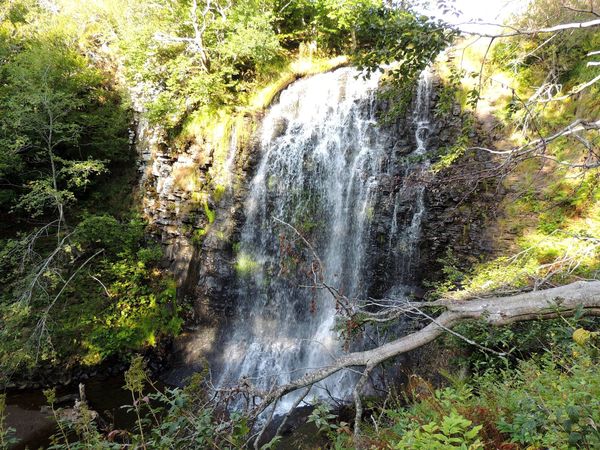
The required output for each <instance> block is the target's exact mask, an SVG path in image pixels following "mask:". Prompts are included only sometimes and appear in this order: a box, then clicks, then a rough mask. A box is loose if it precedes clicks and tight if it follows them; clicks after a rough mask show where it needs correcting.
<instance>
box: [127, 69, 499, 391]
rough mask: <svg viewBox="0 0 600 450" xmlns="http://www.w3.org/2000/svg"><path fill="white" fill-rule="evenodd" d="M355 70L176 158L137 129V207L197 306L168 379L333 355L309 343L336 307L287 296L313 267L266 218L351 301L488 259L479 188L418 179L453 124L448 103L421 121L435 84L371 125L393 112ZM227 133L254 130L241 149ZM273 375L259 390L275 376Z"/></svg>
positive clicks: (225, 376)
mask: <svg viewBox="0 0 600 450" xmlns="http://www.w3.org/2000/svg"><path fill="white" fill-rule="evenodd" d="M356 75H357V74H356V73H354V72H353V69H348V68H343V69H338V70H337V71H335V72H332V73H328V74H324V75H318V76H316V77H314V79H312V80H311V79H307V80H301V81H299V82H296V83H295V84H293V85H292V86H290V87H289V88H288V89H287V90H286V91H284V92H283V93H282V94H281V97H280V99H279V100H278V101H277V102H276V103H275V105H274V106H273V107H272V108H271V110H270V111H269V112H268V113H267V115H266V118H265V119H264V123H263V125H262V126H260V125H259V124H260V123H261V122H262V119H261V118H260V117H256V116H255V117H246V118H245V119H244V121H242V122H236V125H234V126H233V127H232V128H231V127H230V128H229V129H228V130H227V132H223V135H222V136H217V137H216V138H215V137H214V136H213V137H212V139H211V138H210V137H209V138H206V139H196V140H195V141H190V142H188V143H187V144H186V145H184V146H183V150H181V149H180V150H179V151H177V152H175V151H173V150H172V149H171V148H169V146H168V145H166V144H165V143H164V142H165V141H166V139H165V138H164V137H163V136H161V135H160V133H159V132H158V131H157V130H151V129H149V128H148V127H147V126H144V124H143V123H141V124H140V125H139V126H138V148H139V149H140V153H141V160H142V162H143V163H142V166H141V170H142V172H143V177H142V187H143V195H144V208H145V211H146V214H147V216H148V217H149V219H150V222H151V224H152V225H153V228H154V232H155V233H156V235H157V236H159V237H160V239H161V241H162V243H163V244H164V245H165V248H166V254H167V258H168V262H167V264H168V266H169V269H170V270H171V271H172V272H173V273H174V274H175V276H176V278H177V279H178V282H179V286H180V296H181V297H182V298H188V299H189V300H191V302H192V304H193V305H194V308H193V311H194V313H193V316H190V317H189V325H190V327H189V332H188V333H187V334H185V335H184V336H183V337H182V338H180V339H179V341H178V342H177V343H176V348H175V351H174V362H175V366H176V367H177V368H176V370H175V371H174V372H173V373H172V376H171V381H179V380H181V379H182V378H184V377H185V375H187V374H189V373H190V372H191V371H193V370H194V369H195V368H197V367H198V366H199V365H200V364H201V360H202V358H208V360H209V361H210V362H211V365H212V366H213V367H215V368H216V371H217V372H218V374H219V376H220V382H221V383H223V384H227V383H233V382H236V381H237V379H238V378H239V377H240V376H244V375H246V376H254V375H256V374H257V373H258V372H261V373H262V372H264V371H265V369H266V368H265V362H268V361H270V360H272V361H273V363H272V364H270V365H271V367H272V368H275V369H276V370H277V372H278V373H281V372H285V373H291V372H293V370H294V368H295V367H296V366H297V367H301V366H302V365H303V364H304V365H306V364H308V365H310V364H322V363H324V361H322V360H321V359H322V358H320V357H319V356H318V355H317V353H318V354H321V355H323V354H325V353H327V352H330V353H331V352H333V353H337V352H338V351H342V350H341V349H340V348H339V347H338V346H337V344H335V343H332V344H331V345H329V344H327V345H329V347H330V348H329V347H328V350H327V352H323V351H320V352H317V350H316V349H315V348H314V347H315V346H314V345H307V344H306V342H308V341H310V340H314V339H318V340H320V341H321V342H323V341H328V342H329V341H330V340H331V339H333V338H334V336H335V332H334V331H332V328H333V326H334V323H335V317H334V316H335V310H334V308H333V307H330V306H328V305H327V299H326V298H324V297H325V295H323V296H321V295H320V294H319V296H316V297H315V296H314V295H313V294H311V293H310V292H308V293H307V289H306V288H299V286H301V285H302V284H306V281H307V280H306V279H302V275H298V274H299V273H302V272H303V271H304V269H306V267H307V264H309V262H310V259H311V257H310V255H308V253H307V252H306V249H304V250H302V249H298V245H297V244H298V243H297V242H292V241H294V237H293V236H292V235H293V234H294V233H292V235H290V233H289V231H290V230H289V229H288V230H287V231H288V232H287V233H286V232H284V230H282V229H281V228H279V227H280V225H278V224H276V223H274V222H273V217H277V218H280V219H282V220H284V221H285V222H287V223H289V224H291V225H293V226H294V227H295V228H296V230H297V231H300V232H301V234H302V235H303V236H304V237H305V238H306V239H307V240H309V241H310V242H312V243H313V244H314V246H315V248H316V249H317V251H318V252H319V253H321V258H322V259H323V261H324V265H325V266H326V267H324V271H325V272H326V273H328V275H325V276H326V277H327V276H328V277H329V278H327V280H328V282H329V283H330V284H333V285H336V286H337V287H339V288H340V289H343V290H344V292H345V293H346V294H348V295H352V296H361V297H364V296H370V297H383V296H390V295H394V296H406V295H410V294H413V295H415V294H416V295H417V296H418V295H419V294H420V292H421V289H420V282H421V280H422V279H423V276H424V274H425V272H426V271H427V272H432V271H434V270H435V269H436V266H437V263H436V261H437V259H439V257H440V256H442V255H444V254H445V252H446V250H447V248H452V249H454V250H455V251H456V252H458V256H461V254H468V253H470V252H480V251H484V250H485V249H486V245H487V244H486V242H487V240H486V239H485V234H484V233H483V230H484V228H485V211H484V208H483V206H482V204H479V203H477V202H476V201H473V198H474V197H473V196H474V195H475V197H477V195H478V192H479V191H478V190H477V189H474V190H471V191H470V192H469V191H468V190H467V188H466V187H465V185H464V183H461V182H452V181H449V182H445V181H444V180H445V178H444V177H446V179H449V178H448V177H447V173H446V172H447V171H442V172H438V173H437V174H436V175H433V174H432V172H431V171H430V170H428V169H429V166H430V161H429V158H430V155H432V154H434V155H435V154H436V153H437V150H438V149H440V148H443V147H450V146H452V145H453V144H454V142H455V140H456V138H457V136H458V135H459V134H460V133H461V132H462V128H463V127H462V125H463V119H464V117H463V115H462V113H461V112H460V109H459V108H454V110H453V111H452V113H451V114H446V115H445V116H443V117H434V114H433V112H434V110H435V107H436V104H437V102H438V98H439V90H440V89H439V87H440V81H439V79H438V78H437V77H436V76H435V75H434V74H430V73H425V74H424V75H423V76H422V77H421V80H420V81H419V85H418V86H417V88H416V89H415V95H414V98H413V102H412V104H411V105H410V107H408V108H407V109H406V113H405V114H404V115H403V116H402V117H400V118H397V119H395V120H394V121H392V122H391V123H387V122H386V124H382V123H383V120H382V118H383V117H384V116H385V115H386V113H387V112H388V111H389V110H390V109H391V107H392V105H391V104H390V101H389V100H382V99H381V98H380V97H379V96H378V95H377V79H375V80H373V79H371V80H369V81H367V80H362V79H360V78H359V79H357V78H355V77H356ZM361 80H362V81H361ZM315 90H316V91H315ZM307 102H312V103H311V104H310V105H308V104H307ZM313 115H314V117H312V116H313ZM236 127H244V128H245V130H249V129H252V128H253V127H254V128H256V129H257V130H260V132H256V133H254V134H252V138H246V139H244V140H240V139H239V138H238V137H239V128H238V129H237V130H236ZM244 134H245V135H247V134H248V133H244ZM224 137H226V139H225V140H226V145H225V146H223V145H222V142H223V138H224ZM180 148H181V147H180ZM223 148H226V150H223ZM475 163H476V164H485V163H486V162H485V161H475ZM469 189H470V188H469ZM473 205H476V206H475V207H473ZM467 226H468V227H470V228H468V229H467ZM296 241H297V236H296ZM290 242H292V244H290ZM283 248H287V249H288V250H287V251H285V252H284V251H283V250H282V249H283ZM276 269H277V270H276ZM294 273H295V275H294ZM427 275H430V273H428V274H427ZM321 297H323V298H321ZM269 324H270V325H269ZM307 330H312V331H307ZM305 334H306V336H304V335H305ZM333 340H335V339H333ZM286 342H287V344H286ZM302 342H304V343H302ZM228 349H229V350H228ZM234 350H235V352H234ZM234 353H235V354H239V358H234V357H233V356H234V355H233V354H234ZM313 353H315V355H313ZM281 364H283V366H281ZM280 366H281V367H280ZM284 366H285V367H284ZM267 372H268V371H267ZM273 376H275V379H273ZM273 376H270V375H269V374H266V377H265V380H267V382H270V383H272V382H273V381H285V380H283V379H279V378H280V377H279V378H278V376H277V375H276V374H275V375H273ZM286 377H287V378H286V379H289V378H290V377H292V378H293V375H287V376H286ZM336 383H337V385H343V384H344V382H343V381H342V380H337V382H336ZM346 384H348V385H350V383H346ZM342 390H343V389H342ZM342 390H340V392H339V395H344V394H343V392H342Z"/></svg>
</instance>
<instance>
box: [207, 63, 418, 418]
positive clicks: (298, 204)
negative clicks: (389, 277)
mask: <svg viewBox="0 0 600 450" xmlns="http://www.w3.org/2000/svg"><path fill="white" fill-rule="evenodd" d="M379 78H380V74H379V73H374V74H372V75H371V77H370V78H369V79H364V78H363V77H362V76H360V73H359V72H358V71H357V70H356V69H353V68H342V69H338V70H335V71H333V72H329V73H324V74H320V75H316V76H313V77H310V78H307V79H303V80H300V81H297V82H295V83H293V84H292V85H291V86H290V87H288V88H287V89H286V90H285V91H283V92H282V93H281V95H280V99H279V102H278V103H277V104H275V105H274V106H273V107H271V109H270V110H269V112H268V114H267V115H266V117H265V118H264V121H263V126H262V134H261V140H260V142H261V143H260V148H261V156H260V162H259V165H258V167H257V169H256V173H255V175H254V178H253V179H252V181H251V183H250V186H249V193H248V197H247V199H246V202H245V206H244V208H245V215H246V222H245V224H244V226H243V229H242V232H241V239H240V242H239V244H237V245H236V251H237V264H236V270H237V280H238V286H237V302H236V305H235V312H234V315H233V318H232V319H231V322H230V323H228V324H227V325H226V330H225V332H224V336H223V337H222V341H223V347H222V360H221V361H220V363H219V364H218V366H219V369H218V372H219V376H218V380H217V383H218V384H219V385H220V386H227V385H233V384H236V383H238V382H239V380H240V379H241V378H242V377H247V378H248V379H250V381H251V382H252V383H253V384H255V385H257V386H260V387H263V388H265V389H267V388H268V387H270V386H272V385H273V384H275V383H278V384H281V383H286V382H289V381H291V380H293V379H295V378H298V377H300V376H302V375H304V374H305V373H306V372H308V371H310V370H311V369H316V368H319V367H323V366H326V365H327V364H328V363H329V362H331V361H332V359H333V358H335V357H336V356H338V355H340V354H341V353H343V349H342V346H341V344H340V342H339V340H338V338H337V336H338V333H337V332H336V331H335V330H334V327H335V325H336V309H335V301H334V299H333V297H332V296H331V295H330V294H329V293H328V292H325V291H322V290H315V289H311V287H310V286H311V278H310V276H311V271H310V268H311V266H310V264H309V262H310V259H311V255H310V252H309V251H308V250H307V249H306V246H305V245H304V244H303V243H302V242H301V239H299V238H298V236H297V235H296V234H295V233H293V232H291V231H290V228H289V227H287V226H285V225H282V224H281V223H280V222H278V221H277V220H275V218H277V219H280V220H281V221H283V222H285V223H287V224H289V225H291V226H293V227H294V228H295V229H296V230H298V231H299V232H300V233H301V234H302V235H303V236H304V237H305V238H306V239H307V240H308V241H310V242H311V244H312V246H313V247H314V249H315V251H316V252H317V253H318V254H319V256H320V259H321V261H322V263H323V266H324V267H323V268H324V273H323V276H324V280H325V281H326V282H327V283H328V284H329V285H331V286H334V287H336V288H338V289H340V290H341V291H342V292H343V293H344V294H345V295H346V296H348V297H349V298H353V297H354V298H357V297H361V296H365V295H366V294H367V291H368V288H369V286H370V283H371V280H370V279H368V278H367V276H366V268H367V267H368V265H369V261H368V247H369V242H370V231H371V225H372V221H373V217H374V207H375V204H376V201H377V198H378V195H380V191H381V189H380V184H381V183H382V180H383V179H384V178H385V176H388V175H389V170H390V162H389V159H390V156H389V139H388V138H389V136H388V135H387V134H386V132H385V131H383V130H382V129H381V128H380V127H379V126H378V123H377V118H376V104H377V99H376V90H377V86H378V83H379ZM427 79H428V77H427ZM427 83H429V81H427ZM423 84H424V82H423V81H421V82H420V83H419V89H418V94H417V103H418V104H419V105H421V104H422V105H423V108H422V110H420V109H419V108H416V110H415V117H414V122H415V124H416V129H417V131H416V140H417V143H418V146H417V149H416V150H415V153H419V154H421V153H423V152H424V149H425V145H426V134H427V133H426V129H427V124H428V122H427V121H428V111H425V106H424V105H425V104H427V105H428V103H429V101H428V97H429V93H428V89H429V88H428V87H423V86H422V85H423ZM419 99H420V100H419ZM427 109H428V106H427ZM419 192H420V193H419ZM423 195H424V194H423V191H422V190H420V191H418V195H417V202H418V205H417V207H416V209H415V212H414V214H413V217H412V222H411V223H410V225H409V226H408V229H409V230H411V229H412V228H414V230H412V231H408V230H398V228H401V227H399V225H398V223H397V220H396V217H395V216H394V218H393V220H392V219H391V218H390V221H389V225H390V226H391V228H392V230H393V229H394V227H395V228H396V230H395V231H394V232H396V231H397V232H398V233H409V234H410V235H411V236H413V235H414V236H417V237H418V230H417V228H419V227H420V223H421V217H422V215H423V211H424V205H423ZM419 205H420V206H419ZM387 214H388V216H390V215H391V211H389V212H388V213H387ZM392 230H391V231H392ZM307 260H308V261H309V262H308V263H307ZM353 380H354V378H353V375H352V374H351V373H343V374H339V375H337V376H334V377H331V378H330V379H329V380H326V381H325V382H323V383H321V384H320V386H319V389H316V390H315V395H322V394H321V393H323V392H327V393H328V394H329V395H332V396H333V397H336V398H346V397H348V396H349V394H350V393H351V389H352V386H353ZM311 395H312V394H311ZM289 397H291V396H288V397H286V398H284V400H283V401H282V402H280V403H279V408H280V409H281V410H284V409H285V408H286V407H287V408H289V406H290V405H291V403H293V399H290V398H289ZM309 397H310V396H309ZM286 399H287V400H286Z"/></svg>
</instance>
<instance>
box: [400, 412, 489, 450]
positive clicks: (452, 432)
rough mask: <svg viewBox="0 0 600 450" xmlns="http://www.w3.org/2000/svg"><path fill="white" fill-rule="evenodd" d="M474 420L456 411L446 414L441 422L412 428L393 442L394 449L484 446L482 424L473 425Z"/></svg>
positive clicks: (444, 448) (471, 449)
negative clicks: (481, 435) (480, 432)
mask: <svg viewBox="0 0 600 450" xmlns="http://www.w3.org/2000/svg"><path fill="white" fill-rule="evenodd" d="M472 425H473V422H471V421H470V420H468V419H465V418H464V417H462V416H461V415H460V414H458V413H457V412H456V411H452V412H450V414H449V415H448V416H444V417H442V419H441V422H440V423H437V422H430V423H428V424H425V425H423V426H421V428H418V429H416V430H410V431H408V432H407V433H406V434H404V435H403V436H402V439H401V440H400V441H399V442H396V443H394V444H393V446H392V448H394V449H399V450H400V449H423V450H425V449H432V448H436V449H440V450H447V449H464V450H476V449H480V448H483V444H482V442H481V440H480V439H479V437H478V434H479V431H480V430H481V428H482V426H481V425H477V426H472Z"/></svg>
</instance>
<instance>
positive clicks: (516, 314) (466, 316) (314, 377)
mask: <svg viewBox="0 0 600 450" xmlns="http://www.w3.org/2000/svg"><path fill="white" fill-rule="evenodd" d="M411 305H419V303H411ZM427 305H429V306H431V305H434V306H440V307H443V308H444V309H445V311H444V312H443V313H442V314H440V315H439V316H437V317H436V318H433V319H432V321H431V323H430V324H429V325H427V326H426V327H424V328H423V329H421V330H419V331H416V332H414V333H411V334H409V335H407V336H404V337H401V338H399V339H396V340H394V341H392V342H389V343H387V344H384V345H382V346H380V347H377V348H374V349H371V350H366V351H361V352H354V353H349V354H347V355H344V356H341V357H340V358H338V359H337V360H335V361H334V362H333V363H332V364H331V365H329V366H326V367H323V368H321V369H318V370H316V371H314V372H310V373H307V374H306V375H304V376H303V377H301V378H299V379H297V380H295V381H292V382H290V383H288V384H284V385H281V386H277V387H275V388H274V389H272V390H271V391H269V392H266V393H264V392H263V393H259V392H256V391H253V392H251V393H252V394H253V395H256V396H259V397H261V398H262V402H261V403H260V405H258V406H257V409H256V410H255V411H254V413H255V414H256V415H258V414H260V413H261V412H262V411H264V410H265V409H266V408H267V407H268V406H269V405H271V404H272V403H273V402H275V401H276V400H277V399H279V398H281V397H283V396H284V395H286V394H288V393H290V392H293V391H295V390H297V389H301V388H303V387H306V386H311V385H313V384H315V383H318V382H319V381H321V380H324V379H325V378H327V377H329V376H331V375H333V374H334V373H336V372H339V371H340V370H343V369H346V368H351V367H365V373H368V372H370V371H371V370H372V368H373V367H375V366H377V365H379V364H381V363H382V362H384V361H386V360H388V359H390V358H392V357H395V356H398V355H400V354H403V353H406V352H409V351H411V350H414V349H416V348H419V347H421V346H423V345H425V344H428V343H429V342H432V341H433V340H435V339H436V338H438V337H439V336H441V335H442V334H443V333H445V332H446V331H447V330H451V329H452V328H453V327H454V326H456V325H457V324H459V323H462V322H465V321H468V320H473V319H478V320H482V321H484V322H486V323H488V324H490V325H492V326H502V325H508V324H511V323H515V322H522V321H527V320H534V319H551V318H556V317H559V316H562V317H570V316H573V315H574V314H575V313H576V312H580V314H582V315H594V316H600V281H590V282H586V281H578V282H575V283H571V284H568V285H565V286H560V287H556V288H552V289H546V290H540V291H532V292H527V293H523V294H518V295H513V296H509V297H493V298H484V299H477V300H465V301H452V300H441V301H438V302H434V303H429V304H427ZM251 389H252V388H251V387H250V390H251Z"/></svg>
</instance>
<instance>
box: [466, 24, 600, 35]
mask: <svg viewBox="0 0 600 450" xmlns="http://www.w3.org/2000/svg"><path fill="white" fill-rule="evenodd" d="M474 25H487V26H497V27H499V28H509V29H511V30H513V31H511V32H508V33H497V34H491V33H480V32H475V31H467V30H461V29H460V28H459V30H458V31H460V32H461V33H463V34H469V35H474V36H481V37H487V38H493V39H496V38H505V37H514V36H531V35H536V34H546V33H558V32H561V31H567V30H582V29H586V28H595V27H598V26H600V19H594V20H589V21H587V22H571V23H562V24H560V25H554V26H552V27H546V28H538V29H535V30H520V29H517V28H513V27H508V26H506V25H500V24H497V23H489V22H476V23H474Z"/></svg>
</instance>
